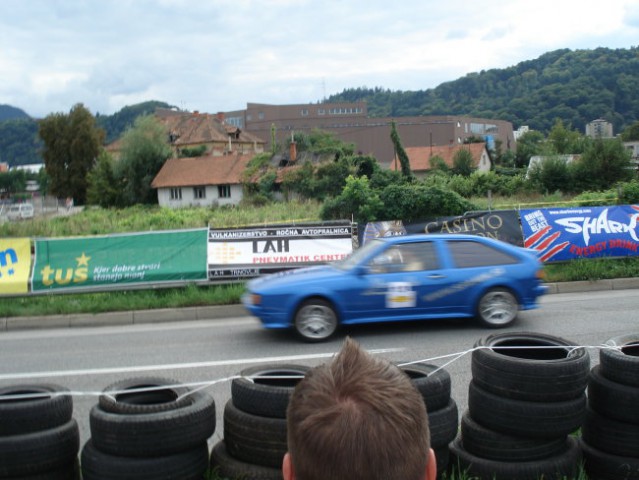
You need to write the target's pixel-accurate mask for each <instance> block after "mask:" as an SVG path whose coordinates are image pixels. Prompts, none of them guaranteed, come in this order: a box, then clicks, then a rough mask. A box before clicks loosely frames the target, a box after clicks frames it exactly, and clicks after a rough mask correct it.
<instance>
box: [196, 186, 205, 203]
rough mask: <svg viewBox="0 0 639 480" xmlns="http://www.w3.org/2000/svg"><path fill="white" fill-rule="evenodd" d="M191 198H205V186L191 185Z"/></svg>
mask: <svg viewBox="0 0 639 480" xmlns="http://www.w3.org/2000/svg"><path fill="white" fill-rule="evenodd" d="M193 198H194V199H195V200H202V199H203V198H206V188H205V187H193Z"/></svg>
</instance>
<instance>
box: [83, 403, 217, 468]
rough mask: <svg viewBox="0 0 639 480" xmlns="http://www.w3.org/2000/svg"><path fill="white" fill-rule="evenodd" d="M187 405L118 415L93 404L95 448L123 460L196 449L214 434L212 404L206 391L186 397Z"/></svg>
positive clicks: (213, 404)
mask: <svg viewBox="0 0 639 480" xmlns="http://www.w3.org/2000/svg"><path fill="white" fill-rule="evenodd" d="M187 398H189V399H190V400H191V403H190V404H189V405H186V406H184V407H181V408H178V409H176V410H168V411H165V412H156V413H139V414H124V415H121V414H117V413H111V412H105V411H103V410H102V409H101V408H100V406H99V405H94V406H93V408H92V409H91V412H90V414H89V425H90V427H91V436H92V440H93V444H94V445H95V448H97V449H99V450H100V451H102V452H103V453H105V454H110V455H115V456H122V457H151V456H162V455H170V454H173V453H177V452H182V451H185V450H189V449H191V448H195V447H196V446H197V445H199V444H200V443H202V442H205V443H206V441H207V439H208V438H209V437H210V436H211V435H213V432H214V431H215V420H216V418H215V403H214V400H213V398H212V397H211V396H210V395H208V394H207V393H205V392H202V391H198V392H193V393H191V394H190V395H188V396H187Z"/></svg>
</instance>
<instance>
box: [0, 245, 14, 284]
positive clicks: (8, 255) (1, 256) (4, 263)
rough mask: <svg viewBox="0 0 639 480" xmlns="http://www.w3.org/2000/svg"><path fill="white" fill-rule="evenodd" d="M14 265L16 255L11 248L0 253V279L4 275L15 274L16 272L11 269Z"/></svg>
mask: <svg viewBox="0 0 639 480" xmlns="http://www.w3.org/2000/svg"><path fill="white" fill-rule="evenodd" d="M9 262H11V264H9ZM16 263H18V254H17V253H16V251H15V250H14V249H13V248H7V249H6V250H2V251H0V278H2V277H3V276H4V275H5V274H6V275H8V276H12V275H13V274H15V273H16V271H15V269H14V268H13V265H15V264H16ZM10 265H11V266H10ZM6 267H9V268H6Z"/></svg>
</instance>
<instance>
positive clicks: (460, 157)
mask: <svg viewBox="0 0 639 480" xmlns="http://www.w3.org/2000/svg"><path fill="white" fill-rule="evenodd" d="M474 170H475V168H474V167H473V155H472V154H471V153H470V151H469V150H467V149H465V148H461V149H459V150H457V151H456V152H455V155H453V173H454V174H456V175H461V176H462V177H470V174H471V173H473V171H474Z"/></svg>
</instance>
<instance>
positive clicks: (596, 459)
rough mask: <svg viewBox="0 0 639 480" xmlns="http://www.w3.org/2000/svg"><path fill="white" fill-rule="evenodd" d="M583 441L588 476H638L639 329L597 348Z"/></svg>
mask: <svg viewBox="0 0 639 480" xmlns="http://www.w3.org/2000/svg"><path fill="white" fill-rule="evenodd" d="M580 441H581V447H582V450H583V455H584V465H585V470H586V473H587V474H588V478H589V479H590V480H604V479H606V480H617V479H623V480H636V479H639V334H629V335H620V336H617V337H613V338H611V339H609V340H608V341H606V342H605V343H604V348H602V349H601V350H599V365H597V366H595V367H593V368H592V370H591V371H590V375H589V377H588V406H587V410H586V417H585V419H584V424H583V428H582V437H581V439H580Z"/></svg>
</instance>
